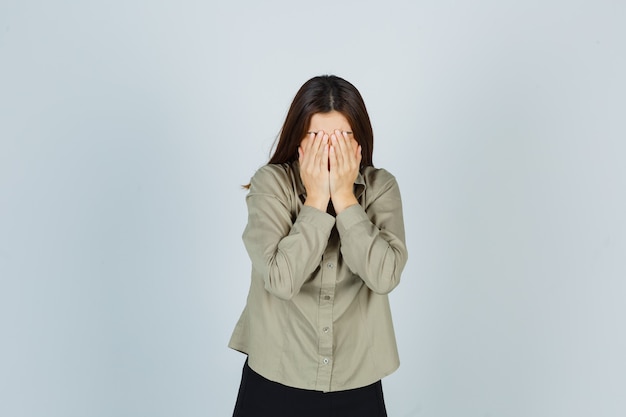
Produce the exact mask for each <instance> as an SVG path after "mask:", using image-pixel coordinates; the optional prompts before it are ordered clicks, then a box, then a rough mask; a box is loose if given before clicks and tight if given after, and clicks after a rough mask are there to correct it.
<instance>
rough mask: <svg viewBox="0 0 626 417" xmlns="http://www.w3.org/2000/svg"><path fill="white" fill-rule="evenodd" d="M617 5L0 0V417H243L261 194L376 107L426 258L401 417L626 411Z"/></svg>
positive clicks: (415, 241)
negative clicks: (316, 119) (255, 209)
mask: <svg viewBox="0 0 626 417" xmlns="http://www.w3.org/2000/svg"><path fill="white" fill-rule="evenodd" d="M624 22H626V5H625V3H624V2H623V1H621V0H620V1H617V0H616V1H609V0H594V1H576V0H574V1H565V0H561V1H557V0H551V1H545V0H544V1H538V0H530V1H510V0H507V1H497V0H491V1H489V0H475V1H471V2H470V1H460V0H438V1H435V0H431V1H387V2H380V1H376V2H373V1H356V0H355V1H340V0H337V1H327V0H321V1H316V2H301V1H288V0H272V1H251V0H250V1H231V2H215V1H210V0H209V1H207V0H205V1H191V0H179V1H149V0H124V1H120V0H116V1H106V2H105V1H99V2H96V1H63V0H58V1H54V2H46V1H17V0H1V2H0V338H1V339H0V415H2V416H7V417H9V416H10V417H22V416H29V417H30V416H46V417H74V416H76V417H125V416H128V417H137V416H151V417H152V416H155V417H160V416H189V417H200V416H211V417H212V416H229V415H230V414H231V412H232V407H233V404H234V400H235V396H236V393H237V388H238V384H239V378H240V372H241V366H242V364H243V360H244V357H243V355H241V354H239V353H237V352H234V351H231V350H229V349H228V348H227V347H226V344H227V342H228V339H229V337H230V333H231V331H232V328H233V326H234V324H235V322H236V320H237V318H238V316H239V314H240V312H241V309H242V308H243V305H244V302H245V297H246V294H247V289H248V282H249V268H250V266H249V261H248V258H247V255H246V253H245V250H244V248H243V245H242V242H241V233H242V231H243V228H244V226H245V221H246V208H245V203H244V196H245V192H244V191H242V190H241V188H240V185H241V184H244V183H247V182H248V180H249V179H250V176H251V175H252V174H253V173H254V171H255V170H256V169H257V168H258V167H260V166H261V165H263V164H264V163H265V162H266V161H267V159H268V156H269V152H270V148H271V146H272V143H273V140H274V138H275V137H276V135H277V133H278V130H279V128H280V126H281V124H282V121H283V118H284V116H285V114H286V111H287V107H288V105H289V103H290V102H291V99H292V98H293V96H294V94H295V93H296V91H297V89H298V88H299V87H300V85H301V84H302V83H303V82H304V81H306V80H307V79H309V78H310V77H312V76H314V75H319V74H326V73H333V74H337V75H339V76H342V77H344V78H346V79H348V80H349V81H351V82H352V83H354V84H355V85H356V86H357V87H358V88H359V90H360V91H361V93H362V94H363V96H364V98H365V101H366V104H367V105H368V109H369V111H370V116H371V118H372V121H373V125H374V131H375V144H376V145H375V152H374V163H375V165H377V166H381V167H385V168H387V169H388V170H390V171H391V172H392V173H394V174H395V175H396V177H397V178H398V181H399V183H400V187H401V190H402V193H403V198H404V210H405V217H406V231H407V240H408V242H407V243H408V248H409V253H410V256H409V258H410V259H409V263H408V265H407V267H406V270H405V272H404V275H403V282H402V283H401V284H400V286H399V287H398V288H397V289H396V290H395V291H394V292H393V293H392V295H391V301H392V306H393V313H394V318H395V324H396V332H397V337H398V343H399V349H400V354H401V360H402V365H401V368H400V370H398V371H397V372H396V373H395V374H393V375H392V376H390V377H388V378H386V379H385V380H384V382H383V384H384V388H385V396H386V401H387V405H388V411H389V415H390V417H409V416H420V417H460V416H463V417H500V416H502V417H528V416H533V417H534V416H537V417H555V416H558V417H560V416H562V417H576V416H581V417H582V416H592V415H593V416H600V417H622V416H624V415H626V395H625V393H626V355H625V352H626V330H625V329H626V325H625V323H624V321H625V318H626V302H625V299H626V218H625V215H626V164H625V163H624V159H625V157H626V144H625V140H626V122H625V120H626V81H625V80H626V77H625V76H624V74H626V53H625V51H626V24H624Z"/></svg>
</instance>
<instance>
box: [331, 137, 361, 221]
mask: <svg viewBox="0 0 626 417" xmlns="http://www.w3.org/2000/svg"><path fill="white" fill-rule="evenodd" d="M328 160H329V164H330V198H331V200H332V202H333V207H334V208H335V212H336V213H337V214H339V213H340V212H342V211H343V210H344V209H346V208H347V207H349V206H351V205H353V204H358V201H357V199H356V197H355V196H354V181H355V180H356V177H357V175H358V174H359V167H360V166H361V146H360V145H359V144H358V143H357V141H356V140H355V139H351V138H349V137H348V134H347V133H346V132H340V131H339V130H335V132H334V133H333V134H331V136H330V150H329V156H328Z"/></svg>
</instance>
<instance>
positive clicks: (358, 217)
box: [337, 170, 408, 294]
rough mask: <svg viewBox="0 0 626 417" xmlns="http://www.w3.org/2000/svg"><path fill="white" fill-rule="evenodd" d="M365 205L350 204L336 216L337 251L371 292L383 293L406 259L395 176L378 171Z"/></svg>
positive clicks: (395, 281) (394, 281)
mask: <svg viewBox="0 0 626 417" xmlns="http://www.w3.org/2000/svg"><path fill="white" fill-rule="evenodd" d="M378 173H379V175H378V177H377V178H376V181H381V182H382V184H383V185H382V186H381V187H370V189H371V188H375V189H376V190H377V194H376V195H374V196H372V195H369V196H368V199H367V200H368V203H367V206H366V207H365V208H364V207H362V206H361V205H353V206H350V207H348V208H347V209H346V210H344V211H343V212H341V213H340V214H339V215H338V216H337V230H338V231H339V235H340V237H341V254H342V256H343V259H344V261H345V262H346V264H347V265H348V267H349V268H350V269H351V270H352V271H353V272H354V273H355V274H357V275H358V276H360V277H361V279H362V280H363V281H364V282H365V284H366V285H367V286H368V287H369V288H370V289H371V290H372V291H374V292H375V293H378V294H387V293H389V292H390V291H391V290H393V289H394V288H395V287H396V286H397V285H398V283H399V282H400V275H401V273H402V270H403V269H404V266H405V264H406V261H407V256H408V255H407V249H406V243H405V234H404V220H403V216H402V201H401V198H400V190H399V187H398V184H397V182H396V179H395V177H393V176H392V175H391V174H389V173H388V172H386V171H384V170H378Z"/></svg>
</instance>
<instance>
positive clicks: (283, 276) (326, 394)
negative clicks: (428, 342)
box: [229, 76, 407, 417]
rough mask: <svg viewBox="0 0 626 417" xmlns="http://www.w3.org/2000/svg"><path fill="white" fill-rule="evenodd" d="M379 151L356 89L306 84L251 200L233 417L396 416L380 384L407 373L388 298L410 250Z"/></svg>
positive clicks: (330, 80) (336, 83) (335, 82)
mask: <svg viewBox="0 0 626 417" xmlns="http://www.w3.org/2000/svg"><path fill="white" fill-rule="evenodd" d="M372 149H373V132H372V126H371V123H370V120H369V116H368V114H367V110H366V108H365V103H364V102H363V99H362V97H361V95H360V93H359V92H358V90H357V89H356V88H355V87H354V86H353V85H352V84H350V83H349V82H347V81H346V80H344V79H342V78H339V77H336V76H320V77H315V78H312V79H310V80H309V81H307V82H306V83H305V84H304V85H303V86H302V87H301V88H300V90H299V91H298V93H297V94H296V96H295V98H294V100H293V103H292V104H291V107H290V109H289V112H288V114H287V118H286V120H285V123H284V125H283V127H282V130H281V133H280V137H279V140H278V145H277V147H276V150H275V152H274V154H273V156H272V157H271V159H270V161H269V163H268V164H267V165H265V166H263V167H262V168H260V169H259V170H258V171H257V172H256V173H255V174H254V176H253V177H252V179H251V181H250V185H249V192H248V195H247V197H246V202H247V205H248V224H247V226H246V229H245V231H244V233H243V241H244V244H245V247H246V250H247V251H248V254H249V256H250V260H251V261H252V280H251V285H250V291H249V294H248V299H247V304H246V307H245V309H244V311H243V313H242V315H241V318H240V319H239V321H238V323H237V325H236V327H235V330H234V332H233V335H232V338H231V340H230V343H229V346H230V347H231V348H233V349H236V350H238V351H240V352H243V353H245V354H247V355H248V358H247V360H246V363H245V364H244V369H243V375H242V379H241V386H240V388H239V395H238V397H237V403H236V405H235V411H234V414H233V415H234V417H265V416H268V417H281V416H289V417H294V416H297V417H306V416H316V417H319V416H336V417H368V416H372V417H381V416H386V415H387V414H386V410H385V404H384V399H383V392H382V386H381V382H380V380H381V378H382V377H384V376H386V375H389V374H390V373H392V372H393V371H395V370H396V369H397V368H398V366H399V359H398V352H397V347H396V341H395V335H394V330H393V325H392V321H391V311H390V308H389V300H388V297H387V294H388V293H389V292H390V291H391V290H393V289H394V288H395V287H396V286H397V285H398V283H399V281H400V274H401V272H402V269H403V268H404V265H405V263H406V260H407V250H406V246H405V237H404V223H403V218H402V203H401V200H400V191H399V189H398V184H397V182H396V180H395V178H394V177H393V176H392V175H391V174H390V173H389V172H387V171H386V170H383V169H376V168H374V167H373V165H372Z"/></svg>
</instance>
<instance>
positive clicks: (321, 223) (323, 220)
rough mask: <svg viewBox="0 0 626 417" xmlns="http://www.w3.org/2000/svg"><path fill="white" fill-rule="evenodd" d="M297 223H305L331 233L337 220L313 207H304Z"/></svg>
mask: <svg viewBox="0 0 626 417" xmlns="http://www.w3.org/2000/svg"><path fill="white" fill-rule="evenodd" d="M296 221H297V222H304V223H308V224H312V225H314V226H317V227H319V228H320V229H323V230H326V231H329V230H330V229H332V228H333V226H334V225H335V218H334V217H333V216H331V215H330V214H328V213H326V212H323V211H321V210H318V209H316V208H315V207H311V206H304V205H303V206H302V208H301V209H300V213H299V214H298V218H297V219H296Z"/></svg>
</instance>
